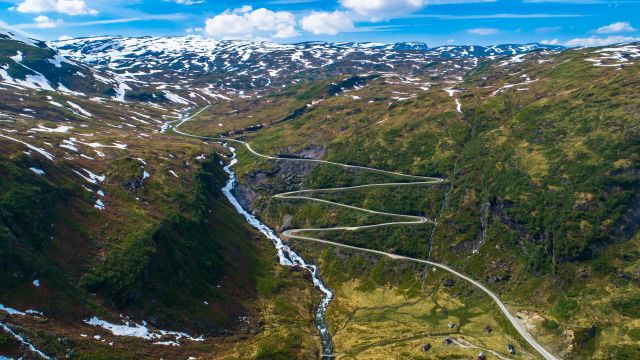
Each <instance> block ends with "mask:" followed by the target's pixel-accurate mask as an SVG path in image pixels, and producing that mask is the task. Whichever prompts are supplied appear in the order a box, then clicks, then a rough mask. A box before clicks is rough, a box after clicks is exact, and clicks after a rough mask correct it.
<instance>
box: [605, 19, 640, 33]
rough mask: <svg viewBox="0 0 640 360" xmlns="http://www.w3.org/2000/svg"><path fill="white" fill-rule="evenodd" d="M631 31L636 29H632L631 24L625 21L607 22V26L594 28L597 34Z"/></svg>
mask: <svg viewBox="0 0 640 360" xmlns="http://www.w3.org/2000/svg"><path fill="white" fill-rule="evenodd" d="M632 31H636V29H634V28H633V26H631V24H629V23H628V22H626V21H621V22H616V23H613V24H609V25H607V26H603V27H599V28H598V29H597V30H596V32H597V33H598V34H613V33H619V32H632Z"/></svg>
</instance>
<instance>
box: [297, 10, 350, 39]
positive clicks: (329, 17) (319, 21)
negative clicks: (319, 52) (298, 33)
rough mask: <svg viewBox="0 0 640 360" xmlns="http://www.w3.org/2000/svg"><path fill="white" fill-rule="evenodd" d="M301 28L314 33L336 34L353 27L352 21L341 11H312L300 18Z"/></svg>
mask: <svg viewBox="0 0 640 360" xmlns="http://www.w3.org/2000/svg"><path fill="white" fill-rule="evenodd" d="M301 23H302V28H303V29H304V30H306V31H308V32H310V33H313V34H315V35H336V34H337V33H339V32H343V31H346V30H351V29H353V22H352V21H351V19H350V18H349V16H348V15H347V13H345V12H343V11H334V12H312V13H311V14H309V15H307V16H305V17H303V18H302V21H301Z"/></svg>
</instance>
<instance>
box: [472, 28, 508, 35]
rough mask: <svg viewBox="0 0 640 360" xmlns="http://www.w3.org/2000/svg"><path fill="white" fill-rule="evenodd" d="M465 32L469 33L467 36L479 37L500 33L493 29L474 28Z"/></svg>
mask: <svg viewBox="0 0 640 360" xmlns="http://www.w3.org/2000/svg"><path fill="white" fill-rule="evenodd" d="M467 31H468V32H469V34H473V35H481V36H486V35H495V34H497V33H499V32H500V30H498V29H494V28H475V29H469V30H467Z"/></svg>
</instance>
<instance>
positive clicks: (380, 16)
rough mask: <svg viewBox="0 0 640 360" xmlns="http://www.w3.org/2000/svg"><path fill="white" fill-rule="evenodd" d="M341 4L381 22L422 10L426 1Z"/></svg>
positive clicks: (380, 0) (371, 0) (345, 0)
mask: <svg viewBox="0 0 640 360" xmlns="http://www.w3.org/2000/svg"><path fill="white" fill-rule="evenodd" d="M340 4H341V5H342V6H343V7H345V8H346V9H349V10H351V11H354V12H356V13H358V14H360V15H364V16H366V17H368V18H370V19H371V20H374V21H380V20H386V19H389V18H392V17H394V16H397V15H402V14H409V13H412V12H415V11H417V10H420V9H421V8H422V7H424V6H425V5H426V4H427V1H426V0H340Z"/></svg>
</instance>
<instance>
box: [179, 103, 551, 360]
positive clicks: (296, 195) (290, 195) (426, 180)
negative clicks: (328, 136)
mask: <svg viewBox="0 0 640 360" xmlns="http://www.w3.org/2000/svg"><path fill="white" fill-rule="evenodd" d="M207 107H208V106H207ZM207 107H205V108H203V109H201V110H200V111H198V112H197V113H195V114H194V115H191V116H189V117H186V118H183V119H181V120H180V122H179V123H178V124H177V125H175V126H174V127H173V131H174V132H176V133H178V134H181V135H184V136H188V137H193V138H198V139H210V140H217V141H227V142H234V143H238V144H242V145H243V146H244V147H245V148H247V150H248V151H249V152H251V153H252V154H253V155H255V156H257V157H260V158H263V159H268V160H279V161H299V162H315V163H322V164H330V165H336V166H340V167H343V168H347V169H357V170H363V171H369V172H375V173H380V174H386V175H393V176H399V177H404V178H409V179H415V180H416V181H415V182H413V181H412V182H406V183H398V182H389V183H377V184H368V185H357V186H350V187H339V188H328V189H307V190H299V191H291V192H285V193H280V194H276V195H274V196H273V197H274V198H280V199H301V200H308V201H316V202H322V203H327V204H331V205H335V206H339V207H344V208H349V209H352V210H357V211H362V212H366V213H369V214H378V215H388V216H394V217H397V218H404V219H406V220H405V221H397V222H388V223H381V224H375V225H364V226H351V227H334V228H307V229H290V230H286V231H284V232H283V233H282V235H283V236H285V237H288V238H291V239H299V240H306V241H313V242H316V243H321V244H326V245H331V246H336V247H341V248H345V249H350V250H354V251H360V252H367V253H372V254H376V255H381V256H386V257H389V258H391V259H394V260H403V261H411V262H416V263H420V264H425V265H430V266H433V267H436V268H439V269H442V270H445V271H447V272H449V273H451V274H453V275H455V276H457V277H459V278H461V279H463V280H465V281H467V282H468V283H470V284H472V285H473V286H475V287H477V288H478V289H480V290H482V291H483V292H484V293H485V294H487V295H488V296H489V297H490V298H491V299H492V300H493V301H494V302H495V303H496V305H498V307H499V308H500V311H502V313H503V314H504V315H505V317H506V318H507V319H508V320H509V322H510V323H511V325H513V327H514V328H515V330H516V331H517V332H518V333H519V334H520V336H522V338H523V339H524V340H525V341H526V342H527V343H529V345H531V347H533V348H534V349H535V350H536V351H537V352H538V353H539V354H540V355H541V356H542V357H543V358H544V359H546V360H558V358H557V357H556V356H554V355H553V354H551V353H550V352H549V351H548V350H547V349H545V348H544V346H542V345H541V344H540V343H538V342H537V341H536V339H535V338H534V337H533V336H532V335H531V334H530V333H529V332H528V331H527V329H526V328H525V327H524V326H523V325H522V324H521V323H520V322H519V321H518V320H517V319H516V317H515V316H513V315H512V314H511V312H510V311H509V309H508V308H507V306H506V305H505V304H504V303H503V302H502V301H501V300H500V298H498V296H497V295H496V294H494V293H493V292H492V291H491V290H489V289H488V288H487V287H485V286H484V285H482V284H481V283H480V282H478V281H476V280H474V279H472V278H470V277H468V276H466V275H464V274H462V273H460V272H458V271H456V270H454V269H452V268H450V267H449V266H447V265H444V264H440V263H437V262H433V261H429V260H423V259H416V258H411V257H407V256H402V255H397V254H393V253H388V252H384V251H379V250H373V249H368V248H362V247H357V246H351V245H346V244H342V243H338V242H333V241H327V240H323V239H319V238H314V237H309V236H302V235H299V233H300V232H326V231H337V230H351V231H356V230H360V229H366V228H372V227H382V226H389V225H412V224H423V223H427V222H431V223H433V220H430V219H428V218H426V217H421V216H411V215H403V214H393V213H385V212H379V211H375V210H370V209H364V208H360V207H356V206H351V205H345V204H340V203H336V202H332V201H328V200H323V199H318V198H314V197H311V196H304V195H303V194H308V193H310V192H335V191H345V190H349V189H356V188H367V187H388V186H416V185H432V184H438V183H443V182H445V181H446V180H445V179H441V178H435V177H428V176H418V175H408V174H403V173H398V172H394V171H387V170H381V169H375V168H370V167H366V166H357V165H348V164H341V163H337V162H333V161H326V160H318V159H304V158H283V157H275V156H269V155H264V154H261V153H259V152H257V151H255V150H254V149H253V148H252V147H251V145H249V144H248V143H246V142H244V141H241V140H237V139H232V138H222V137H221V138H209V137H204V136H198V135H193V134H189V133H185V132H183V131H180V130H179V129H178V128H179V127H180V125H182V124H184V123H185V122H187V121H188V120H190V119H191V118H193V117H194V116H196V115H198V114H200V113H201V112H202V111H204V110H205V109H206V108H207Z"/></svg>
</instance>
